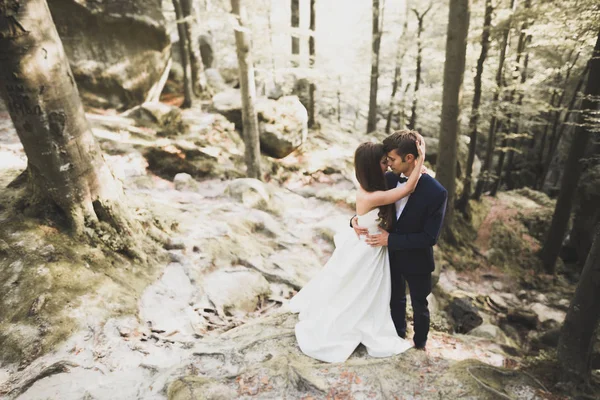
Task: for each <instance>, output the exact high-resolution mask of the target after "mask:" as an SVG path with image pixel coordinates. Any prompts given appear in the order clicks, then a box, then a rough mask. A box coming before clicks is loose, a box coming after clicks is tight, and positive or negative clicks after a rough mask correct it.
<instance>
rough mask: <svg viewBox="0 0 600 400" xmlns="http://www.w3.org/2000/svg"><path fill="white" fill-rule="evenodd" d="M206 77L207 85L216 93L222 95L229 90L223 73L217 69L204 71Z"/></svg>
mask: <svg viewBox="0 0 600 400" xmlns="http://www.w3.org/2000/svg"><path fill="white" fill-rule="evenodd" d="M204 74H205V75H206V83H207V85H208V87H209V88H210V89H211V90H212V91H213V92H214V93H221V92H224V91H226V90H227V89H229V86H227V84H226V83H225V80H224V79H223V77H222V76H221V73H220V72H219V70H218V69H216V68H209V69H207V70H205V71H204Z"/></svg>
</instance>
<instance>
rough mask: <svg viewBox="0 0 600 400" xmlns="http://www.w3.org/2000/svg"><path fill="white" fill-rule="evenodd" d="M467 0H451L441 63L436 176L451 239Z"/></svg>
mask: <svg viewBox="0 0 600 400" xmlns="http://www.w3.org/2000/svg"><path fill="white" fill-rule="evenodd" d="M469 20H470V9H469V0H450V12H449V15H448V33H447V38H446V62H445V63H444V90H443V94H442V121H441V125H440V150H439V157H438V160H437V165H436V169H435V170H436V179H437V180H438V181H439V182H440V183H441V184H442V186H444V187H445V188H446V190H447V191H448V204H450V207H448V209H447V211H446V217H445V226H444V237H445V238H446V240H453V238H454V237H453V235H452V234H451V232H452V230H451V225H452V220H453V214H454V207H453V204H454V194H455V190H456V153H457V147H458V132H459V130H460V124H459V118H460V100H461V89H462V84H463V78H464V75H465V58H466V53H467V35H468V33H469Z"/></svg>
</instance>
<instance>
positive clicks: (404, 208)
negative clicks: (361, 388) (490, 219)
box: [352, 130, 448, 350]
mask: <svg viewBox="0 0 600 400" xmlns="http://www.w3.org/2000/svg"><path fill="white" fill-rule="evenodd" d="M419 136H420V135H419V134H418V133H417V132H416V131H410V130H400V131H396V132H394V133H392V134H391V135H390V136H388V137H387V138H385V140H384V141H383V146H384V149H385V152H386V153H387V160H388V166H389V167H390V169H391V170H392V172H386V180H387V185H388V188H389V189H391V188H395V187H398V186H402V185H404V184H405V182H406V181H407V178H406V177H407V176H410V173H411V172H412V171H413V169H414V168H415V164H416V158H417V157H418V152H417V144H416V142H417V138H418V137H419ZM447 197H448V192H447V191H446V189H444V187H443V186H442V185H440V184H439V183H438V181H436V180H435V179H434V178H432V177H431V176H429V175H427V174H424V175H422V176H421V178H420V179H419V182H418V183H417V187H416V189H415V191H414V192H413V193H412V194H411V195H409V196H408V197H405V198H403V199H401V200H399V201H397V202H396V222H395V224H394V226H393V227H392V229H391V231H390V232H389V233H388V232H387V231H385V230H383V229H380V230H381V233H380V234H377V235H368V230H367V229H364V228H360V227H359V226H358V223H357V219H356V217H355V218H353V219H352V227H353V228H354V230H355V231H356V233H357V234H360V235H368V237H367V243H368V244H369V245H371V246H373V247H379V246H387V247H388V250H389V255H390V269H391V277H392V297H391V301H390V306H391V311H392V319H393V320H394V325H395V326H396V332H398V335H399V336H400V337H402V338H404V337H405V336H406V283H408V288H409V291H410V299H411V303H412V307H413V312H414V328H415V329H414V331H415V333H414V337H413V341H414V343H415V347H416V348H417V349H423V350H424V349H425V345H426V344H427V334H428V333H429V309H428V302H427V296H428V295H429V294H430V293H431V273H432V272H433V270H434V269H435V265H434V260H433V246H434V245H435V244H436V242H437V239H438V236H439V233H440V228H441V226H442V221H443V220H444V214H445V211H446V199H447Z"/></svg>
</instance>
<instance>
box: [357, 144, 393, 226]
mask: <svg viewBox="0 0 600 400" xmlns="http://www.w3.org/2000/svg"><path fill="white" fill-rule="evenodd" d="M385 155H386V153H385V151H384V149H383V144H381V143H371V142H365V143H362V144H360V145H359V146H358V147H357V148H356V151H355V152H354V170H355V174H356V179H357V180H358V183H360V186H362V188H363V189H365V190H366V191H367V192H376V191H378V190H387V183H386V180H385V175H384V174H383V173H382V172H381V165H380V164H381V159H382V158H383V157H384V156H385ZM395 214H396V213H395V209H394V204H388V205H385V206H380V207H379V218H381V226H382V227H383V228H384V229H387V230H389V229H391V227H392V224H393V223H394V216H395Z"/></svg>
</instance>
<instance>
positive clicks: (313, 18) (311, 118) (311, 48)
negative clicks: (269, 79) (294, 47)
mask: <svg viewBox="0 0 600 400" xmlns="http://www.w3.org/2000/svg"><path fill="white" fill-rule="evenodd" d="M315 2H316V0H310V26H309V29H310V38H309V39H308V56H309V65H310V67H311V68H314V65H315V62H316V45H315V36H316V34H317V30H316V26H317V14H316V12H317V10H316V7H315ZM313 79H314V77H313V78H311V82H310V88H309V105H308V127H309V128H313V127H314V126H315V124H316V110H315V92H316V90H317V88H316V85H315V83H314V81H313Z"/></svg>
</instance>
